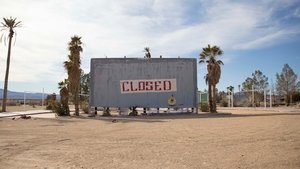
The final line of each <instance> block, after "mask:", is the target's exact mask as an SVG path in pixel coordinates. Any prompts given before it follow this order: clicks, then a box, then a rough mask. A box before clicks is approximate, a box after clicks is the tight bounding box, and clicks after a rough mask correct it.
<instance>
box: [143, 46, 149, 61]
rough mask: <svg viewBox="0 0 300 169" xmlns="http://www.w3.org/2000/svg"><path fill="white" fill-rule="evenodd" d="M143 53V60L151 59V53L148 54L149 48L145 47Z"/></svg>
mask: <svg viewBox="0 0 300 169" xmlns="http://www.w3.org/2000/svg"><path fill="white" fill-rule="evenodd" d="M143 52H145V56H144V58H146V59H150V58H151V53H150V48H149V47H145V48H144V51H143Z"/></svg>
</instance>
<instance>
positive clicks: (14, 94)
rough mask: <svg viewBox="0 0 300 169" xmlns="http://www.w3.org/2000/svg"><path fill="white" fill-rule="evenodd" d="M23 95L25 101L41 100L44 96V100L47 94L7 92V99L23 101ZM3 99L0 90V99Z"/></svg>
mask: <svg viewBox="0 0 300 169" xmlns="http://www.w3.org/2000/svg"><path fill="white" fill-rule="evenodd" d="M24 95H25V97H26V99H42V97H43V96H44V99H46V98H47V95H49V94H48V93H44V94H43V93H29V92H25V93H24V92H14V91H8V92H7V98H8V99H24ZM2 98H3V89H0V99H2Z"/></svg>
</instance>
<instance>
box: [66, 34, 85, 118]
mask: <svg viewBox="0 0 300 169" xmlns="http://www.w3.org/2000/svg"><path fill="white" fill-rule="evenodd" d="M81 45H82V42H81V37H79V36H76V35H75V36H73V37H71V41H70V42H69V44H68V49H69V51H70V55H69V56H68V57H69V61H66V62H65V63H64V67H65V69H66V70H67V72H68V80H69V90H70V92H71V94H72V96H73V98H74V104H75V115H76V116H79V89H80V72H81V69H80V52H82V47H81Z"/></svg>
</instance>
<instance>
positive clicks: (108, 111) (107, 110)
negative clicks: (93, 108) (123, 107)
mask: <svg viewBox="0 0 300 169" xmlns="http://www.w3.org/2000/svg"><path fill="white" fill-rule="evenodd" d="M102 116H111V114H110V109H109V107H107V108H104V110H103V114H102Z"/></svg>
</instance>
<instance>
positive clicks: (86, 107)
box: [80, 101, 89, 114]
mask: <svg viewBox="0 0 300 169" xmlns="http://www.w3.org/2000/svg"><path fill="white" fill-rule="evenodd" d="M80 107H81V109H82V111H83V112H84V113H85V114H88V113H89V104H88V102H86V101H82V102H80Z"/></svg>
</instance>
